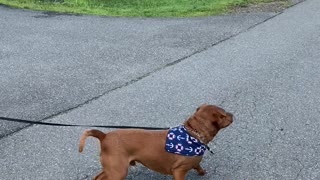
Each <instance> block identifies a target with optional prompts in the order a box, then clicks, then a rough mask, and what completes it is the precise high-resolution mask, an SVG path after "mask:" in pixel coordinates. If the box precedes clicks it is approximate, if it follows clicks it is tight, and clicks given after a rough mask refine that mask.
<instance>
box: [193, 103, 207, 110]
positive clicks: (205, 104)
mask: <svg viewBox="0 0 320 180" xmlns="http://www.w3.org/2000/svg"><path fill="white" fill-rule="evenodd" d="M207 105H208V104H207V103H204V104H202V105H201V106H199V107H198V108H197V110H196V112H197V111H199V109H200V108H201V107H204V106H207Z"/></svg>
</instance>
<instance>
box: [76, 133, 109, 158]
mask: <svg viewBox="0 0 320 180" xmlns="http://www.w3.org/2000/svg"><path fill="white" fill-rule="evenodd" d="M88 136H92V137H95V138H98V139H99V141H100V142H102V140H103V139H104V138H105V137H106V134H105V133H103V132H101V131H99V130H97V129H92V130H87V131H85V132H84V133H83V134H82V136H81V138H80V144H79V152H82V151H83V147H84V145H85V143H86V139H87V137H88Z"/></svg>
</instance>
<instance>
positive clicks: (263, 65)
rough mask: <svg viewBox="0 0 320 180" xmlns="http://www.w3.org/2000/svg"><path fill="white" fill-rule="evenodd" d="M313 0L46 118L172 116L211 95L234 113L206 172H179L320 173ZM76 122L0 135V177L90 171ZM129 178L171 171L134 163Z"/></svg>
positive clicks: (319, 31) (319, 25) (91, 152)
mask: <svg viewBox="0 0 320 180" xmlns="http://www.w3.org/2000/svg"><path fill="white" fill-rule="evenodd" d="M319 9H320V2H319V1H318V0H307V1H305V2H303V3H300V4H298V5H296V6H294V7H292V8H290V9H287V10H286V11H285V12H284V13H282V14H280V15H278V16H276V17H274V18H272V19H269V20H268V21H266V22H264V23H261V24H259V25H258V26H255V27H253V28H250V29H249V30H247V31H244V32H242V33H240V34H239V35H237V36H234V37H232V38H229V39H228V40H225V41H223V42H220V43H218V44H216V45H214V46H212V47H208V48H206V49H205V50H203V51H201V52H199V53H196V54H193V55H191V56H187V57H186V58H184V59H183V60H182V61H180V62H178V63H176V64H173V65H171V66H166V67H165V68H162V69H159V70H157V71H155V72H153V73H151V74H149V75H148V76H147V77H145V78H142V79H140V80H138V81H136V82H134V83H129V84H128V85H126V86H123V87H121V88H118V89H115V90H113V91H110V92H108V93H106V94H104V95H102V96H101V97H99V98H97V99H95V100H93V101H90V102H89V103H87V104H84V105H82V106H80V107H78V108H75V109H73V110H71V111H68V112H66V113H63V114H60V115H57V116H55V117H53V118H51V119H49V120H48V121H49V122H63V123H81V124H87V123H93V124H110V125H114V124H125V125H144V126H159V127H163V126H174V125H178V124H179V123H181V122H182V121H183V120H184V119H185V118H187V116H188V115H190V114H191V113H192V112H193V111H194V110H195V108H196V107H197V106H198V105H200V104H202V103H204V102H207V103H212V104H217V105H220V106H222V107H223V108H225V109H226V110H228V111H230V112H233V113H234V115H235V121H234V123H233V125H232V126H230V127H229V128H227V129H226V130H225V131H223V132H221V133H220V134H219V135H218V136H217V137H216V139H215V141H213V142H212V143H211V144H210V147H212V149H213V150H214V151H215V154H214V155H210V154H209V153H207V154H206V155H205V157H204V160H203V162H202V166H203V167H204V168H205V169H206V170H207V172H208V174H207V175H206V176H204V177H198V176H197V175H196V173H195V172H191V173H189V176H188V178H187V179H252V180H256V179H263V180H265V179H279V180H283V179H288V180H291V179H303V180H313V179H314V180H317V179H320V163H319V162H320V156H319V154H320V141H319V137H320V133H319V129H320V121H319V117H320V108H319V107H320V98H319V92H320V90H319V89H320V68H319V67H320V61H319V59H320V13H319ZM0 12H2V11H0ZM80 18H83V17H80ZM1 73H2V71H1ZM83 130H84V129H83V128H56V127H44V126H32V127H29V128H26V129H23V130H21V131H19V132H17V133H14V134H12V135H11V136H8V137H5V138H2V139H1V140H0V151H1V153H0V159H1V161H0V167H1V169H0V174H1V179H90V177H92V176H93V175H95V174H96V173H98V172H99V169H100V165H99V156H98V146H97V144H96V143H95V141H94V140H93V139H90V140H89V141H88V144H87V145H86V147H85V150H84V153H83V154H79V153H78V152H77V150H78V146H77V145H78V140H79V137H80V135H81V133H82V131H83ZM128 179H155V180H163V179H171V178H170V177H167V176H163V175H159V174H157V173H154V172H151V171H149V170H147V169H146V168H143V167H141V166H138V167H136V168H133V169H130V173H129V177H128Z"/></svg>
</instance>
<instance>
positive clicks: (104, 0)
mask: <svg viewBox="0 0 320 180" xmlns="http://www.w3.org/2000/svg"><path fill="white" fill-rule="evenodd" d="M264 1H270V0H0V4H5V5H8V6H12V7H16V8H24V9H33V10H44V11H54V12H63V13H75V14H93V15H103V16H140V17H194V16H209V15H219V14H224V13H226V12H228V11H229V10H230V9H231V8H232V7H234V6H246V5H248V4H249V3H253V2H264ZM271 1H272V0H271Z"/></svg>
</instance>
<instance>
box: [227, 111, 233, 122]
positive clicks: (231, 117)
mask: <svg viewBox="0 0 320 180" xmlns="http://www.w3.org/2000/svg"><path fill="white" fill-rule="evenodd" d="M227 116H228V117H229V119H230V120H231V122H233V114H231V113H229V112H227Z"/></svg>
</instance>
